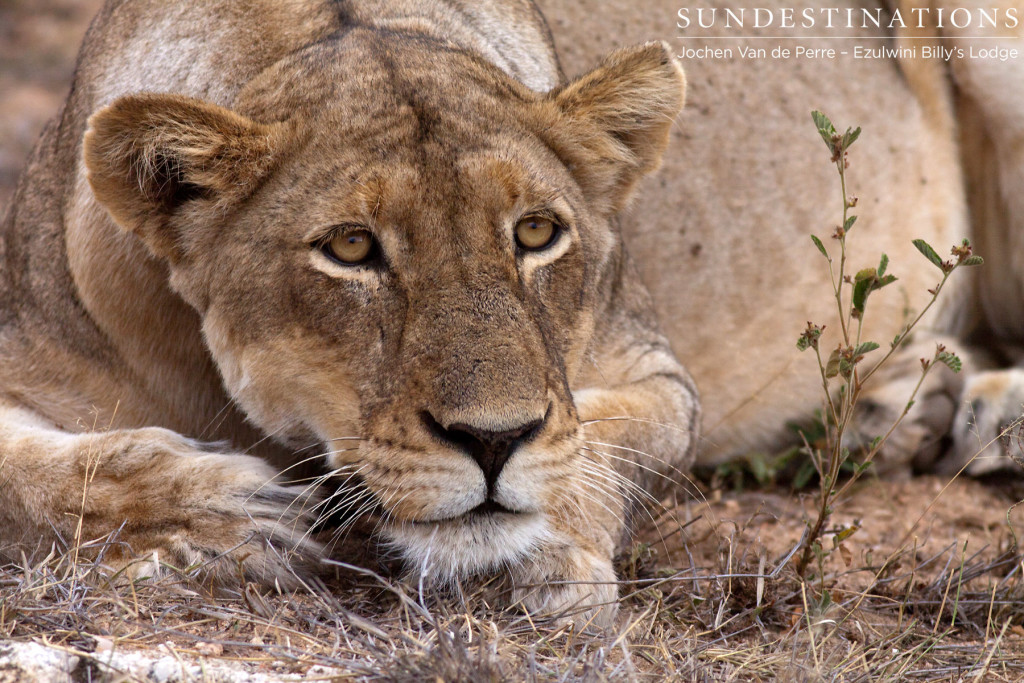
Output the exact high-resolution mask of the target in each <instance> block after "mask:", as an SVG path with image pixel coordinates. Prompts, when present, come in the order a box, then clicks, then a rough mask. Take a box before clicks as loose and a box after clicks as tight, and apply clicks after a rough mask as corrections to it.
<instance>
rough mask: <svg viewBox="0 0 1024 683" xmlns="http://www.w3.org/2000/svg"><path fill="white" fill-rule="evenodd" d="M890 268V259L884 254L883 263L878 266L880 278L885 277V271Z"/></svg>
mask: <svg viewBox="0 0 1024 683" xmlns="http://www.w3.org/2000/svg"><path fill="white" fill-rule="evenodd" d="M888 267H889V257H888V256H887V255H886V254H884V253H883V254H882V261H881V263H879V264H878V277H882V276H883V275H885V269H886V268H888Z"/></svg>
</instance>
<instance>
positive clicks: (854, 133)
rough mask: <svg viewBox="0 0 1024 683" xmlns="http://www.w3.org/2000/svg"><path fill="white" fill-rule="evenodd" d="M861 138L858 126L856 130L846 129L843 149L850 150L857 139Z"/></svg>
mask: <svg viewBox="0 0 1024 683" xmlns="http://www.w3.org/2000/svg"><path fill="white" fill-rule="evenodd" d="M859 137H860V126H857V128H856V130H850V129H849V128H847V129H846V134H845V135H843V149H850V145H852V144H853V143H855V142H857V138H859Z"/></svg>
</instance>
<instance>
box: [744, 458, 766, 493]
mask: <svg viewBox="0 0 1024 683" xmlns="http://www.w3.org/2000/svg"><path fill="white" fill-rule="evenodd" d="M747 463H748V465H749V466H750V473H751V474H752V475H754V479H755V480H756V481H757V483H758V484H760V485H761V486H765V485H766V484H770V483H771V479H772V472H771V468H770V467H769V466H768V459H767V458H766V457H765V456H764V454H762V453H753V454H751V455H750V457H749V458H748V460H747Z"/></svg>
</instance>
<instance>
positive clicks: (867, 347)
mask: <svg viewBox="0 0 1024 683" xmlns="http://www.w3.org/2000/svg"><path fill="white" fill-rule="evenodd" d="M877 348H879V346H878V344H876V343H875V342H871V341H869V342H864V343H863V344H861V345H860V346H858V347H857V348H856V349H854V350H853V357H854V358H856V357H857V356H863V355H864V354H866V353H871V352H872V351H874V350H875V349H877Z"/></svg>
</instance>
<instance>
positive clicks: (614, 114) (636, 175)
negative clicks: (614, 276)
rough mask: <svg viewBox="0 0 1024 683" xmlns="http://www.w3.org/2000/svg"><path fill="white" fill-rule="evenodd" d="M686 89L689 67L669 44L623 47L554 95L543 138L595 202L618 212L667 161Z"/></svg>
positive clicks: (548, 106)
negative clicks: (663, 157) (647, 176)
mask: <svg viewBox="0 0 1024 683" xmlns="http://www.w3.org/2000/svg"><path fill="white" fill-rule="evenodd" d="M685 95H686V78H685V76H684V75H683V69H682V67H681V66H680V64H679V62H678V61H677V60H676V59H675V57H673V55H672V51H671V49H670V47H669V46H668V45H667V44H666V43H657V42H655V43H647V44H645V45H638V46H635V47H627V48H622V49H620V50H618V51H616V52H613V53H612V54H610V55H609V56H607V57H606V58H605V59H604V60H603V61H602V62H601V64H599V65H598V66H597V68H595V69H593V70H592V71H590V72H589V73H587V74H584V75H583V76H581V77H579V78H577V79H576V80H574V81H571V82H570V83H568V84H567V85H565V86H562V87H561V88H558V89H556V90H553V91H552V92H551V93H550V94H549V95H548V97H547V99H546V100H544V101H543V102H542V106H543V107H544V108H545V109H544V110H545V112H546V114H547V120H548V121H549V123H548V125H547V126H546V127H545V130H544V132H543V133H542V136H544V137H545V138H546V139H547V143H548V145H549V146H550V147H551V148H552V149H553V150H555V152H556V153H557V154H558V155H559V156H560V157H561V158H562V160H563V161H564V162H565V163H566V165H567V166H568V167H569V169H570V171H571V172H572V173H573V175H574V176H575V177H576V179H577V181H578V182H579V183H580V186H581V188H582V189H583V191H584V193H585V194H586V195H587V197H588V198H589V199H590V201H591V203H592V204H593V206H594V207H595V208H596V209H597V210H598V211H601V212H603V213H615V212H617V211H619V210H621V209H622V208H623V206H625V205H626V203H627V202H628V201H629V199H630V196H631V195H632V193H633V188H634V186H635V185H636V183H637V181H638V180H640V178H641V177H643V175H644V174H645V173H649V172H651V171H653V170H654V169H656V168H657V167H658V166H659V165H660V164H661V155H662V153H663V152H664V151H665V147H666V146H667V145H668V138H669V131H670V130H671V128H672V124H673V123H674V122H675V118H676V116H677V115H678V114H679V111H680V109H682V107H683V102H684V100H685Z"/></svg>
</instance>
